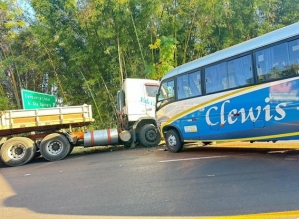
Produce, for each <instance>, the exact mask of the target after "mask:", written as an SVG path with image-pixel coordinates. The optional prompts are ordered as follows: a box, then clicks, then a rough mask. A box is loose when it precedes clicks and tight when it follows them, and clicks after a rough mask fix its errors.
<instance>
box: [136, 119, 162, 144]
mask: <svg viewBox="0 0 299 219" xmlns="http://www.w3.org/2000/svg"><path fill="white" fill-rule="evenodd" d="M139 140H140V143H141V144H142V145H144V146H145V147H154V146H157V145H158V144H159V142H160V141H161V135H160V132H159V131H158V130H157V128H156V127H155V126H154V125H153V124H146V125H144V126H143V127H142V128H141V129H140V132H139Z"/></svg>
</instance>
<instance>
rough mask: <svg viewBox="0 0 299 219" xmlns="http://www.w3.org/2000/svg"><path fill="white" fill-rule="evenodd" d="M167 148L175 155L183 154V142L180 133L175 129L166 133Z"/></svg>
mask: <svg viewBox="0 0 299 219" xmlns="http://www.w3.org/2000/svg"><path fill="white" fill-rule="evenodd" d="M165 137H166V139H165V140H166V147H167V150H168V151H170V152H173V153H177V152H181V151H182V150H183V146H184V144H183V142H182V141H181V138H180V136H179V134H178V132H177V131H176V130H174V129H171V130H169V131H167V132H166V136H165Z"/></svg>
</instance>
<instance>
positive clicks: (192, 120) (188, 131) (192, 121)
mask: <svg viewBox="0 0 299 219" xmlns="http://www.w3.org/2000/svg"><path fill="white" fill-rule="evenodd" d="M197 125H198V119H197V118H196V116H195V114H194V113H192V114H189V115H187V116H185V117H183V118H182V119H181V120H180V126H181V128H180V129H181V131H182V135H183V138H184V140H199V133H198V131H199V130H198V127H197Z"/></svg>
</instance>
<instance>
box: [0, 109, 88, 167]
mask: <svg viewBox="0 0 299 219" xmlns="http://www.w3.org/2000/svg"><path fill="white" fill-rule="evenodd" d="M93 121H94V119H93V118H92V109H91V106H90V105H86V104H84V105H81V106H67V107H56V108H43V109H34V110H8V111H2V112H1V117H0V137H2V138H1V141H0V145H1V159H2V161H3V162H4V163H5V164H7V165H9V166H18V165H23V164H25V163H27V162H29V161H30V160H31V159H32V158H33V157H35V156H37V155H39V154H42V156H43V157H44V158H45V159H47V160H49V161H55V160H60V159H63V158H64V157H65V156H66V155H67V154H69V153H70V152H71V151H72V149H73V147H74V146H76V145H78V142H80V140H83V139H82V138H83V137H84V132H74V133H72V132H65V131H62V130H63V129H69V130H72V128H75V127H83V126H87V125H89V124H90V123H91V122H93Z"/></svg>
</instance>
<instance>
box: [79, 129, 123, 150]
mask: <svg viewBox="0 0 299 219" xmlns="http://www.w3.org/2000/svg"><path fill="white" fill-rule="evenodd" d="M115 144H118V131H117V129H104V130H95V131H89V132H85V133H84V147H92V146H107V145H115Z"/></svg>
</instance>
